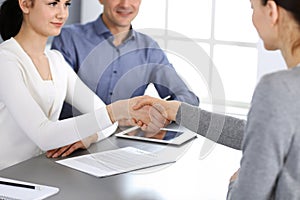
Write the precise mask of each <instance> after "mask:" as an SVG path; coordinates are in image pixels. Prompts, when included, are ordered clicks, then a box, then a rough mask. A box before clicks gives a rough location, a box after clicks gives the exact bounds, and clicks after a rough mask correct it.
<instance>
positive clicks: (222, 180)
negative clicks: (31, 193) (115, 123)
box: [0, 136, 241, 200]
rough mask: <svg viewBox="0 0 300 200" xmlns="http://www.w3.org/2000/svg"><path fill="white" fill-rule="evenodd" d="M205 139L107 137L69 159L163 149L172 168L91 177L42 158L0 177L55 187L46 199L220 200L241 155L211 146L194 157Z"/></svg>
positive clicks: (225, 148)
mask: <svg viewBox="0 0 300 200" xmlns="http://www.w3.org/2000/svg"><path fill="white" fill-rule="evenodd" d="M203 141H204V139H203V138H202V137H201V136H199V137H198V138H197V139H195V140H192V141H190V142H188V143H186V144H184V145H182V146H180V147H176V146H170V145H161V144H154V143H147V142H141V141H133V140H128V139H120V138H116V137H115V136H112V137H110V138H108V139H106V140H103V141H101V142H99V143H97V144H94V145H92V146H91V147H90V149H89V151H86V150H85V151H83V150H82V151H77V152H75V153H74V154H73V155H72V156H77V155H82V154H86V153H89V152H91V153H93V152H99V151H104V150H109V149H115V148H118V147H125V146H134V147H137V148H140V149H144V150H147V151H151V152H161V151H167V152H168V153H169V155H170V156H173V157H174V158H177V162H176V163H173V164H168V165H163V166H158V167H152V168H148V169H143V170H138V171H134V172H130V173H125V174H120V175H115V176H110V177H106V178H96V177H93V176H91V175H88V174H85V173H82V172H79V171H76V170H73V169H70V168H68V167H65V166H62V165H60V164H57V163H55V159H48V158H46V157H45V155H41V156H38V157H35V158H32V159H30V160H27V161H25V162H22V163H20V164H17V165H15V166H12V167H9V168H6V169H4V170H1V171H0V176H2V177H7V178H12V179H18V180H23V181H28V182H34V183H38V184H44V185H50V186H55V187H58V188H60V191H59V193H58V194H56V195H55V196H52V197H50V198H49V199H72V200H77V199H78V200H82V199H87V200H100V199H103V200H142V199H143V200H182V199H185V200H194V199H210V200H213V199H216V200H220V199H225V198H226V193H227V186H228V180H229V177H230V176H231V175H232V174H233V172H234V171H235V170H236V169H237V168H238V166H239V161H240V158H241V152H240V151H236V150H233V149H230V148H227V147H224V146H221V145H216V146H215V147H214V149H213V150H212V152H211V153H210V154H209V155H208V156H207V157H206V158H204V159H202V160H200V159H199V154H200V149H201V147H202V143H203Z"/></svg>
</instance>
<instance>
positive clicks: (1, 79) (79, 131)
mask: <svg viewBox="0 0 300 200" xmlns="http://www.w3.org/2000/svg"><path fill="white" fill-rule="evenodd" d="M3 60H4V59H3ZM0 70H1V73H0V101H2V102H3V103H4V105H5V106H6V108H7V109H8V110H9V112H10V114H11V116H12V117H13V119H14V120H15V121H16V123H17V124H18V126H19V127H20V128H21V129H22V130H23V131H24V132H25V133H26V134H27V135H28V137H29V138H31V140H32V141H34V142H35V143H36V144H37V145H38V146H39V147H40V148H41V149H42V150H44V151H46V150H50V149H54V148H58V147H61V146H65V145H67V144H71V143H73V142H76V141H78V140H80V139H82V138H85V137H87V136H90V135H92V134H94V133H95V132H97V131H99V130H102V129H105V128H107V127H109V126H111V125H112V123H111V121H110V119H109V117H108V114H107V111H106V107H105V106H103V107H101V108H99V109H97V110H96V111H95V112H90V113H88V114H84V115H81V116H78V117H75V118H71V119H67V120H62V121H50V120H49V119H48V118H47V116H45V114H44V113H43V111H42V109H41V108H40V106H39V105H38V104H37V102H36V101H35V100H34V98H33V97H32V95H31V93H30V92H29V90H28V88H27V87H26V85H25V80H24V79H23V76H22V72H21V69H20V68H19V67H18V64H17V63H16V62H13V61H8V60H6V61H5V63H3V62H1V65H0ZM73 79H74V77H71V80H70V83H72V81H74V80H73ZM76 84H77V85H78V87H79V88H80V89H82V92H83V93H82V94H81V95H82V99H85V95H87V97H90V96H91V95H90V91H89V90H86V89H84V88H85V87H84V86H82V83H81V81H77V82H76ZM70 87H72V85H71V84H70ZM69 89H70V88H69ZM75 103H76V104H78V105H79V106H80V105H82V103H85V102H82V101H75Z"/></svg>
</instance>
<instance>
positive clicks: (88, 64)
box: [52, 15, 199, 106]
mask: <svg viewBox="0 0 300 200" xmlns="http://www.w3.org/2000/svg"><path fill="white" fill-rule="evenodd" d="M113 39H114V36H113V35H112V34H111V32H110V31H109V29H108V28H107V27H106V26H105V24H104V23H103V20H102V17H101V15H100V16H99V17H98V19H96V20H95V21H93V22H90V23H87V24H84V25H82V24H73V25H69V26H66V27H64V28H63V29H62V31H61V34H60V35H59V36H57V37H55V38H54V39H53V42H52V48H53V49H57V50H59V51H60V52H61V53H62V54H63V56H64V57H65V59H66V61H67V62H68V63H69V64H70V65H71V67H72V68H73V69H74V70H75V72H76V73H77V74H78V75H79V77H80V78H81V79H82V80H83V82H85V83H86V84H87V86H88V87H89V88H90V89H92V90H93V91H94V92H95V93H96V94H97V95H98V96H99V97H100V98H101V99H102V100H103V101H104V102H105V103H106V104H110V103H112V102H114V101H116V100H119V99H128V98H131V97H134V96H141V95H143V94H144V92H145V90H146V88H147V86H148V85H149V84H150V83H153V84H154V86H155V88H156V90H157V92H158V94H159V96H160V97H162V98H165V97H166V96H170V97H171V98H170V99H174V100H179V101H183V102H186V103H189V104H192V105H197V106H198V105H199V99H198V97H197V96H196V95H195V94H194V93H193V92H192V91H190V90H189V89H188V87H187V86H186V85H185V83H184V82H183V81H182V80H181V79H180V77H179V76H178V74H177V73H176V71H175V69H174V68H173V66H172V64H171V63H170V62H169V61H168V59H167V57H166V55H165V53H164V52H163V50H162V49H161V48H160V47H159V46H158V44H157V43H156V42H155V41H154V40H153V39H151V38H150V37H149V36H147V35H145V34H142V33H139V32H136V31H134V30H133V29H131V31H130V32H129V35H128V37H127V38H126V40H125V41H123V42H122V44H121V45H119V46H115V45H114V44H113Z"/></svg>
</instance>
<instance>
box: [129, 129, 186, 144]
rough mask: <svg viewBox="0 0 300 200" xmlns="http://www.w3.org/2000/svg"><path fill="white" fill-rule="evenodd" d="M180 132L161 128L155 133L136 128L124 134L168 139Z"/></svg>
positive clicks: (178, 134)
mask: <svg viewBox="0 0 300 200" xmlns="http://www.w3.org/2000/svg"><path fill="white" fill-rule="evenodd" d="M182 133H183V132H181V131H170V130H168V131H166V130H161V131H159V132H157V133H151V132H144V131H141V130H140V129H138V130H134V131H131V132H129V133H125V134H124V135H128V136H135V137H141V138H151V139H158V140H165V141H168V140H173V139H174V138H176V137H178V136H180V135H181V134H182Z"/></svg>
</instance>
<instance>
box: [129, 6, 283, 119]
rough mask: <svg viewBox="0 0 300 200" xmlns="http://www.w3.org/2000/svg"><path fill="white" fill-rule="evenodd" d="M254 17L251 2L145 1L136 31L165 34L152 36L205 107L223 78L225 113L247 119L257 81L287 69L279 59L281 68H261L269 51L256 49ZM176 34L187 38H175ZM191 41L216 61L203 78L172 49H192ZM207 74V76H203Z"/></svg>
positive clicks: (137, 19) (203, 71) (205, 71)
mask: <svg viewBox="0 0 300 200" xmlns="http://www.w3.org/2000/svg"><path fill="white" fill-rule="evenodd" d="M251 19H252V10H251V5H250V2H249V1H247V0H242V1H241V0H227V1H224V0H206V1H202V0H200V1H199V0H186V1H179V0H143V1H142V4H141V7H140V12H139V15H138V16H137V18H136V19H135V20H134V22H133V27H134V28H135V29H138V30H140V31H141V32H143V31H144V32H146V33H151V31H149V29H162V30H164V31H161V32H159V31H158V32H159V33H162V34H161V35H157V33H158V32H157V31H153V33H154V34H153V35H152V36H153V37H154V38H155V39H156V40H157V41H158V42H159V44H160V46H161V47H162V48H163V49H164V50H166V52H167V54H168V58H169V60H170V62H171V63H172V64H173V65H174V67H175V69H176V70H177V72H178V73H179V74H180V76H181V77H182V78H183V80H184V81H185V82H186V83H187V85H188V86H189V87H190V88H191V89H192V90H193V91H194V92H195V93H196V94H197V95H198V96H199V97H200V99H201V106H202V105H203V103H204V104H205V103H207V104H211V103H212V98H214V97H213V96H214V94H212V92H211V91H210V89H209V88H213V87H214V85H215V84H216V83H215V82H216V81H218V79H216V78H215V77H220V79H221V82H222V85H223V87H224V94H225V96H224V97H220V98H221V99H220V100H222V98H225V102H226V106H227V108H228V107H232V109H231V110H232V111H228V110H227V112H229V114H230V113H231V112H232V114H238V115H240V114H241V115H245V114H246V113H247V112H248V108H249V104H250V101H251V98H252V94H253V91H254V88H255V86H256V84H257V81H258V80H259V79H258V78H260V77H261V76H262V75H263V74H264V73H267V72H270V71H274V70H277V69H280V68H282V65H283V64H282V59H281V61H280V62H276V63H277V66H281V67H277V68H276V67H275V68H274V67H273V68H271V69H267V70H259V66H260V65H261V64H262V63H264V64H266V63H269V60H265V59H264V58H263V57H261V55H262V54H265V50H264V49H263V48H262V47H261V45H260V47H259V45H258V44H259V43H258V41H259V37H258V35H257V33H256V30H255V28H254V26H253V24H252V20H251ZM166 30H170V31H166ZM173 31H174V32H176V33H178V34H179V35H180V34H182V35H184V37H177V38H176V36H174V33H173ZM170 32H171V34H170ZM155 33H156V34H155ZM175 35H176V34H175ZM187 40H190V41H193V42H194V43H195V44H196V45H198V46H199V47H201V48H203V50H204V51H205V52H206V53H207V55H208V56H209V57H210V58H211V60H212V64H211V65H210V66H207V68H205V69H204V68H201V69H204V70H202V71H201V73H200V74H199V73H198V74H197V73H196V71H195V66H193V63H191V62H190V60H189V58H188V57H186V56H185V55H182V54H180V53H178V52H174V50H173V49H170V46H172V45H173V44H174V42H177V43H178V45H180V46H181V47H182V48H188V46H189V45H187ZM185 43H186V44H185ZM191 53H194V52H191ZM274 57H279V56H278V54H276V53H275V54H274V55H273V56H272V59H271V60H274ZM279 59H280V58H279ZM277 60H278V58H277ZM206 64H207V63H206ZM212 66H214V67H212ZM196 68H197V66H196ZM198 68H199V67H198ZM206 73H208V78H203V77H205V76H206ZM218 74H219V75H218ZM216 98H219V97H218V96H217V97H216ZM237 108H240V109H239V110H237Z"/></svg>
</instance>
